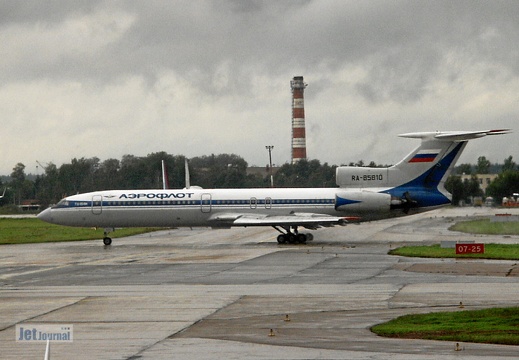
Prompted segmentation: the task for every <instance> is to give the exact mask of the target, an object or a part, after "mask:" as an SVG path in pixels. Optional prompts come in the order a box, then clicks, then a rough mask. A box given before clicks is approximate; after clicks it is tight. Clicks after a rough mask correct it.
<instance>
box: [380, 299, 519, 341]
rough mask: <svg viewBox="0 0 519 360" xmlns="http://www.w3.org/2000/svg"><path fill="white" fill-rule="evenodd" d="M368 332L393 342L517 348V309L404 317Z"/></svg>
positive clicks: (518, 321)
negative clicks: (414, 340) (481, 344)
mask: <svg viewBox="0 0 519 360" xmlns="http://www.w3.org/2000/svg"><path fill="white" fill-rule="evenodd" d="M371 331H373V332H374V333H376V334H377V335H380V336H385V337H392V338H405V339H427V340H447V341H456V342H474V343H492V344H503V345H519V307H512V308H496V309H485V310H471V311H457V312H441V313H430V314H423V315H405V316H401V317H399V318H396V319H394V320H391V321H389V322H387V323H384V324H380V325H375V326H373V327H372V328H371Z"/></svg>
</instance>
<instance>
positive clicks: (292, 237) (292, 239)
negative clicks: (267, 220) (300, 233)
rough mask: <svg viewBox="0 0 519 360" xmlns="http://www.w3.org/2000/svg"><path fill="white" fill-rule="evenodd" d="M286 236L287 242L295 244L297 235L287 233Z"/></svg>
mask: <svg viewBox="0 0 519 360" xmlns="http://www.w3.org/2000/svg"><path fill="white" fill-rule="evenodd" d="M287 237H288V243H289V244H295V243H296V242H297V236H296V235H294V234H287Z"/></svg>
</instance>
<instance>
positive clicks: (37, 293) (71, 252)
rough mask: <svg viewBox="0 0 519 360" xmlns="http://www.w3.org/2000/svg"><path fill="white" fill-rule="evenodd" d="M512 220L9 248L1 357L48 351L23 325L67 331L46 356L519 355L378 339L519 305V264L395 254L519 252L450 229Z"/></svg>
mask: <svg viewBox="0 0 519 360" xmlns="http://www.w3.org/2000/svg"><path fill="white" fill-rule="evenodd" d="M504 212H506V213H512V214H519V209H507V210H503V209H492V208H472V207H471V208H468V207H467V208H451V207H449V208H444V209H440V210H436V211H433V212H429V213H424V214H419V215H413V216H409V217H404V218H397V219H390V220H383V221H378V222H372V223H363V224H360V225H348V226H346V227H334V228H324V229H320V230H317V231H312V233H313V234H314V241H312V242H310V243H309V244H307V245H278V244H277V242H276V236H277V232H276V231H274V230H273V229H271V228H233V229H229V230H211V229H206V228H196V229H171V230H166V231H159V232H155V233H150V234H144V235H139V236H133V237H128V238H122V239H114V241H113V244H112V245H111V246H104V245H103V244H102V241H101V240H97V241H83V242H60V243H45V244H27V245H25V244H21V245H4V246H1V247H0V309H1V310H0V358H2V359H43V357H44V353H45V343H32V342H21V341H16V339H17V334H16V325H17V324H18V325H23V324H73V341H72V342H70V343H52V344H51V359H128V360H130V359H220V358H225V359H267V358H268V359H438V358H442V359H460V358H463V359H482V358H493V359H517V358H518V357H519V347H518V346H505V345H491V344H475V343H461V342H460V343H459V346H456V342H452V341H431V340H419V339H389V338H382V337H379V336H377V335H375V334H374V333H372V332H371V331H370V328H371V327H372V326H373V325H375V324H378V323H382V322H385V321H388V320H390V319H393V318H395V317H398V316H400V315H405V314H412V313H428V312H437V311H463V310H467V309H480V308H487V307H496V306H499V307H504V306H517V305H518V299H519V297H518V294H519V281H518V280H519V266H518V262H516V261H490V260H460V259H458V260H456V259H419V258H405V257H399V256H391V255H387V253H388V251H389V250H390V249H392V248H395V247H398V246H401V245H413V244H426V245H429V244H437V243H440V242H441V241H445V240H448V241H475V242H478V243H487V244H488V243H517V242H518V240H519V237H517V236H487V235H469V234H462V233H458V232H452V231H449V230H448V227H449V226H450V225H452V224H454V223H455V222H456V221H461V220H465V219H470V218H473V217H481V216H483V217H489V216H494V215H495V214H496V213H504ZM453 251H454V250H453ZM460 303H461V304H462V305H463V308H461V307H460Z"/></svg>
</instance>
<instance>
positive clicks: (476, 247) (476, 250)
mask: <svg viewBox="0 0 519 360" xmlns="http://www.w3.org/2000/svg"><path fill="white" fill-rule="evenodd" d="M484 253H485V244H456V255H460V254H484Z"/></svg>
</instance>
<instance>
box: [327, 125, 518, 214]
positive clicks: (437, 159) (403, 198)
mask: <svg viewBox="0 0 519 360" xmlns="http://www.w3.org/2000/svg"><path fill="white" fill-rule="evenodd" d="M509 132H510V130H508V129H502V130H484V131H447V132H439V131H438V132H419V133H408V134H402V135H399V136H401V137H407V138H415V139H421V140H422V142H421V144H420V146H418V147H417V148H416V149H415V150H413V151H412V152H411V153H410V154H409V155H407V156H406V157H405V158H404V159H403V160H402V161H400V162H399V163H397V164H396V165H394V166H391V167H389V168H356V167H340V168H337V184H338V185H339V186H341V187H342V186H349V187H359V188H364V187H370V188H374V187H375V188H379V190H378V191H379V192H383V193H387V194H390V195H392V196H393V197H394V198H395V202H394V203H395V204H398V206H400V207H404V210H409V208H410V207H431V206H438V205H445V204H448V203H450V200H451V195H450V194H449V193H448V192H447V191H446V190H445V187H444V184H445V181H446V180H447V177H448V176H449V175H450V173H451V172H452V169H453V168H454V165H455V164H456V161H457V160H458V158H459V157H460V155H461V153H462V152H463V150H464V149H465V146H466V145H467V142H468V140H471V139H477V138H480V137H484V136H487V135H501V134H507V133H509Z"/></svg>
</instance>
